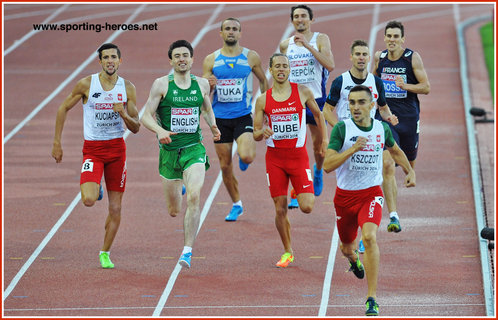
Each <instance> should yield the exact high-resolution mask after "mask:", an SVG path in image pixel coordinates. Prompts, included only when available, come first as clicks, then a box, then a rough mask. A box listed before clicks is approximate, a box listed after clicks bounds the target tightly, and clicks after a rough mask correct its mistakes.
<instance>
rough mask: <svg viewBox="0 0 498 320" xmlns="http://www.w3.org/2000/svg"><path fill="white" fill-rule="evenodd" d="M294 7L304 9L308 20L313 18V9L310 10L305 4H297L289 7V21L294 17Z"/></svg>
mask: <svg viewBox="0 0 498 320" xmlns="http://www.w3.org/2000/svg"><path fill="white" fill-rule="evenodd" d="M296 9H304V10H306V11H308V15H309V16H310V20H313V11H312V10H311V8H310V7H308V6H307V5H305V4H300V5H297V6H294V7H292V8H291V14H290V17H291V21H292V20H293V19H294V10H296Z"/></svg>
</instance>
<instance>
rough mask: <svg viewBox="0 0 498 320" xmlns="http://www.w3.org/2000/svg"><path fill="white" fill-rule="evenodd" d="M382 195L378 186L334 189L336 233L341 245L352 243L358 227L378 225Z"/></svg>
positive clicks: (382, 200) (382, 203)
mask: <svg viewBox="0 0 498 320" xmlns="http://www.w3.org/2000/svg"><path fill="white" fill-rule="evenodd" d="M383 205H384V195H383V193H382V189H381V188H380V186H375V187H371V188H368V189H364V190H354V191H350V190H343V189H340V188H336V192H335V197H334V206H335V214H336V222H337V231H338V232H339V238H340V239H341V242H342V243H352V242H353V241H354V240H355V239H356V236H357V234H358V227H363V224H364V223H365V222H372V223H375V224H376V225H377V226H379V225H380V221H381V219H382V206H383Z"/></svg>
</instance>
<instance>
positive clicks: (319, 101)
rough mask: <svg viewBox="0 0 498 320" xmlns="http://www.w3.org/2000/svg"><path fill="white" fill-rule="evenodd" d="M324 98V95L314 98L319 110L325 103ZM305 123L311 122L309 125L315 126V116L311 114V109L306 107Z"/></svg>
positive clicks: (321, 109)
mask: <svg viewBox="0 0 498 320" xmlns="http://www.w3.org/2000/svg"><path fill="white" fill-rule="evenodd" d="M325 100H327V99H326V97H321V98H319V99H315V101H316V104H317V105H318V108H320V111H323V106H324V105H325ZM306 124H311V125H314V126H316V125H317V124H316V121H315V116H313V113H312V112H311V110H310V109H309V108H308V107H306Z"/></svg>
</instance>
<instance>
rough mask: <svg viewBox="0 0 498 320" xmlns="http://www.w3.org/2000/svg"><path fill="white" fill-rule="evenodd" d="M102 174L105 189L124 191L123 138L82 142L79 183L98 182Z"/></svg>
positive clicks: (124, 149)
mask: <svg viewBox="0 0 498 320" xmlns="http://www.w3.org/2000/svg"><path fill="white" fill-rule="evenodd" d="M102 174H104V178H105V184H106V188H107V190H110V191H118V192H124V190H125V186H126V144H125V142H124V140H123V138H118V139H112V140H104V141H102V140H99V141H90V140H85V142H84V143H83V164H82V166H81V176H80V185H81V184H83V183H86V182H95V183H98V184H100V182H101V180H102Z"/></svg>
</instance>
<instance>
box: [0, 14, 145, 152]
mask: <svg viewBox="0 0 498 320" xmlns="http://www.w3.org/2000/svg"><path fill="white" fill-rule="evenodd" d="M145 6H146V5H145V4H142V5H140V7H138V8H137V9H136V10H135V11H134V12H133V14H132V15H131V16H130V17H129V18H128V19H126V21H125V24H128V23H131V22H132V21H133V19H134V18H135V17H136V16H137V15H138V14H139V13H140V12H142V10H143V9H144V8H145ZM121 33H123V31H122V30H118V31H116V32H114V33H113V34H112V35H111V36H110V37H109V38H107V39H106V40H105V41H104V42H103V43H106V42H112V41H113V40H114V39H116V38H117V37H118V36H119V35H120V34H121ZM94 60H95V53H92V54H91V55H90V56H89V57H88V58H87V59H86V60H85V61H84V62H83V63H82V64H81V65H80V66H79V67H78V68H76V70H74V71H73V73H71V74H70V75H69V77H67V78H66V79H65V80H64V81H63V82H62V83H61V84H60V85H59V86H58V87H57V88H56V89H55V90H54V91H52V93H51V94H50V95H49V96H48V97H46V98H45V99H44V100H43V101H42V102H41V103H40V104H39V105H38V106H37V107H36V108H35V109H34V110H33V111H31V113H30V114H29V115H28V116H27V117H26V118H24V120H22V121H21V122H20V123H19V124H18V125H17V126H16V127H15V128H14V129H13V130H12V131H11V132H10V133H9V134H8V135H7V136H5V138H4V142H3V143H4V145H5V144H6V143H7V142H8V141H9V140H10V139H11V138H12V137H13V136H14V135H15V134H16V133H17V132H19V130H21V129H22V128H23V127H24V125H26V123H28V122H29V121H30V120H31V119H33V118H34V116H36V115H37V114H38V112H40V111H41V110H42V109H43V108H44V107H45V106H46V105H47V104H48V103H49V102H50V101H51V100H52V99H53V98H54V97H55V96H56V95H58V94H59V93H60V92H61V91H62V89H64V87H65V86H66V85H68V84H69V82H71V81H72V80H73V79H74V78H75V77H76V76H77V75H78V74H79V73H80V72H81V71H82V70H83V69H84V68H85V67H86V66H87V65H88V64H90V62H92V61H94Z"/></svg>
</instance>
